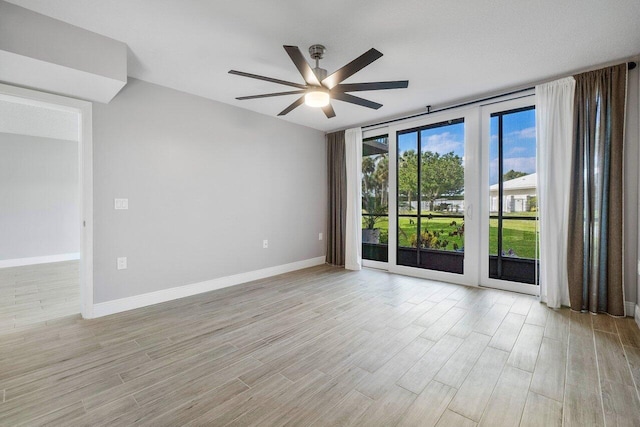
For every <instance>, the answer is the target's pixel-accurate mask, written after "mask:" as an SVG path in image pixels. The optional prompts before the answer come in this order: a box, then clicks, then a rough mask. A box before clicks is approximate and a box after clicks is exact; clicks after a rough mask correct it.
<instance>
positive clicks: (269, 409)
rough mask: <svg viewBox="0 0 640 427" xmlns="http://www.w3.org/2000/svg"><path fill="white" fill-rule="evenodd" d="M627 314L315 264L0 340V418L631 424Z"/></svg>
mask: <svg viewBox="0 0 640 427" xmlns="http://www.w3.org/2000/svg"><path fill="white" fill-rule="evenodd" d="M639 382H640V331H639V330H638V328H637V327H636V325H635V323H634V322H633V320H631V319H613V318H610V317H607V316H602V315H601V316H592V315H590V314H579V313H571V312H569V311H568V310H559V311H554V310H549V309H547V308H545V307H544V306H543V305H541V304H539V303H538V302H536V301H535V299H533V298H531V297H526V296H522V295H517V294H511V293H507V292H500V291H493V290H479V289H474V288H468V287H463V286H456V285H448V284H442V283H435V282H429V281H425V280H419V279H413V278H408V277H401V276H393V275H388V274H386V273H381V272H377V271H371V270H365V271H362V272H347V271H345V270H342V269H337V268H332V267H327V266H322V267H316V268H312V269H307V270H303V271H300V272H295V273H290V274H286V275H282V276H278V277H275V278H271V279H267V280H261V281H256V282H252V283H250V284H246V285H240V286H236V287H232V288H226V289H222V290H219V291H216V292H211V293H208V294H204V295H198V296H194V297H190V298H186V299H182V300H178V301H173V302H170V303H166V304H161V305H157V306H153V307H148V308H145V309H140V310H135V311H131V312H126V313H121V314H118V315H114V316H110V317H105V318H101V319H95V320H91V321H84V320H78V319H77V318H68V319H65V320H62V321H59V322H56V323H55V324H50V325H45V326H39V327H37V328H34V329H32V330H29V331H23V332H21V333H14V334H9V335H2V336H0V402H2V403H0V425H17V424H26V425H30V426H34V425H45V424H46V425H64V426H76V425H78V426H83V425H86V426H89V425H90V426H100V425H132V424H136V423H137V424H142V425H149V426H163V425H166V426H178V425H185V424H186V425H192V426H197V425H216V426H217V425H220V426H222V425H232V426H244V425H261V426H264V425H285V424H286V425H314V426H320V425H351V424H354V425H364V426H394V425H402V426H407V425H419V426H432V425H437V426H474V425H476V423H478V424H479V425H486V426H518V425H522V426H555V425H566V426H569V425H571V426H598V425H604V424H605V423H606V425H635V426H638V425H640V404H639V400H638V389H637V388H636V386H637V385H638V383H639Z"/></svg>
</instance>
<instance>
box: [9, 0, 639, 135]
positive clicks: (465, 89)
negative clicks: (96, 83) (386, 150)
mask: <svg viewBox="0 0 640 427" xmlns="http://www.w3.org/2000/svg"><path fill="white" fill-rule="evenodd" d="M11 3H15V4H17V5H20V6H23V7H26V8H28V9H32V10H34V11H36V12H39V13H42V14H45V15H48V16H51V17H53V18H57V19H60V20H62V21H65V22H68V23H71V24H74V25H77V26H80V27H82V28H86V29H88V30H91V31H94V32H97V33H99V34H102V35H105V36H108V37H111V38H114V39H117V40H120V41H123V42H125V43H127V44H128V46H129V49H130V51H129V72H128V74H129V76H131V77H135V78H138V79H142V80H146V81H149V82H152V83H157V84H160V85H164V86H168V87H171V88H175V89H179V90H182V91H185V92H189V93H192V94H196V95H200V96H204V97H207V98H210V99H214V100H216V101H220V102H224V103H227V104H231V105H236V106H239V107H242V108H247V109H249V110H253V111H257V112H260V113H264V114H267V115H270V116H274V117H275V116H276V115H277V114H278V113H279V112H280V111H281V110H283V109H284V108H285V107H286V106H287V105H289V104H290V103H291V102H293V101H294V100H295V99H296V95H289V96H284V97H277V98H268V99H256V100H248V101H237V100H235V99H234V98H235V97H237V96H243V95H255V94H261V93H270V92H279V91H287V90H291V89H292V88H290V87H287V86H280V85H276V84H273V83H268V82H263V81H258V80H252V79H247V78H243V77H238V76H233V75H229V74H227V72H228V71H229V70H230V69H236V70H240V71H246V72H250V73H254V74H261V75H265V76H270V77H274V78H278V79H282V80H289V81H295V82H300V83H303V80H302V77H301V76H300V75H299V74H298V71H297V70H296V68H295V67H294V65H293V63H292V62H291V60H290V59H289V57H288V56H287V54H286V52H285V51H284V49H283V48H282V45H284V44H291V45H295V46H299V47H300V49H301V50H302V52H303V53H304V54H305V56H306V55H307V48H308V47H309V46H310V45H311V44H314V43H321V44H324V45H325V46H326V47H327V50H328V51H327V53H326V56H325V60H323V61H322V62H321V66H322V67H323V68H326V69H327V70H328V71H329V73H331V72H332V71H334V70H336V69H337V68H339V67H341V66H343V65H344V64H346V63H347V62H349V61H351V60H352V59H354V58H355V57H357V56H359V55H360V54H362V53H364V52H365V51H367V50H368V49H370V48H372V47H374V48H376V49H378V50H379V51H381V52H382V53H383V54H384V56H383V57H382V58H380V59H379V60H378V61H376V62H374V63H373V64H371V65H370V66H368V67H366V68H365V69H363V70H362V71H360V72H359V73H357V74H355V75H354V76H352V77H350V78H349V79H348V80H347V81H346V82H353V83H356V82H366V81H384V80H404V79H407V80H409V88H408V89H399V90H388V91H376V92H360V93H359V94H358V95H360V96H362V97H365V98H368V99H371V100H373V101H376V102H380V103H382V104H384V106H383V107H382V108H380V109H379V110H377V111H375V110H370V109H367V108H363V107H359V106H355V105H351V104H345V103H343V102H340V101H334V102H333V105H334V108H335V111H336V114H337V117H334V118H332V119H327V118H326V117H325V116H324V114H323V113H322V111H321V110H319V109H312V108H309V107H306V106H301V107H298V108H297V109H295V110H294V111H293V112H291V113H289V114H288V115H287V116H285V117H284V118H283V120H287V121H290V122H293V123H298V124H301V125H304V126H309V127H312V128H316V129H320V130H324V131H328V130H335V129H342V128H346V127H349V126H352V125H359V124H365V123H372V122H375V121H380V120H383V119H385V118H389V117H394V116H398V115H401V114H406V113H413V112H416V111H424V108H425V106H426V105H433V106H438V105H443V104H446V103H450V102H452V101H456V100H461V99H468V98H470V97H473V96H476V95H482V94H487V93H491V92H495V91H498V90H501V89H509V88H514V87H518V86H522V85H526V84H528V83H532V82H539V81H541V80H544V79H547V78H551V77H558V76H563V75H566V74H569V73H572V72H575V71H578V70H583V69H585V68H589V67H592V66H593V65H598V64H604V63H608V62H611V61H614V60H618V59H626V58H629V57H632V56H635V55H638V54H639V53H640V31H639V30H638V23H639V22H640V1H638V0H615V1H612V0H608V1H602V0H563V1H558V0H535V1H531V0H517V1H514V0H457V1H436V0H404V1H400V0H396V1H390V0H351V1H346V0H322V1H317V0H316V1H308V0H271V1H261V0H254V1H250V0H233V1H222V0H215V1H205V0H109V1H104V0H53V1H52V0H11Z"/></svg>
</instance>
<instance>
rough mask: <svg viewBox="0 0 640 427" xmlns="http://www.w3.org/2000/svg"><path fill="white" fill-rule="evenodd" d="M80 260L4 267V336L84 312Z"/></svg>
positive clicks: (0, 283)
mask: <svg viewBox="0 0 640 427" xmlns="http://www.w3.org/2000/svg"><path fill="white" fill-rule="evenodd" d="M79 268H80V261H64V262H54V263H50V264H37V265H26V266H22V267H9V268H0V334H4V333H7V332H16V331H19V330H24V329H28V328H30V327H32V326H34V325H39V324H40V325H44V324H46V323H47V322H48V321H50V320H53V319H59V318H61V317H66V316H69V315H72V314H77V313H80V285H79V275H80V271H79Z"/></svg>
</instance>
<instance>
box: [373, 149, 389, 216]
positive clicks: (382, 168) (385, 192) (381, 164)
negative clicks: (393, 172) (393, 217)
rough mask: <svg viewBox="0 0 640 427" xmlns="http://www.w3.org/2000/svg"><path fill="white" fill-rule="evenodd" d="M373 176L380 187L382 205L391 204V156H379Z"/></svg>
mask: <svg viewBox="0 0 640 427" xmlns="http://www.w3.org/2000/svg"><path fill="white" fill-rule="evenodd" d="M373 176H374V178H375V180H376V183H377V185H378V189H379V193H380V204H381V205H383V206H384V205H387V204H389V202H388V200H387V198H388V197H389V154H388V153H384V154H381V155H379V156H378V159H377V161H376V170H375V172H374V173H373Z"/></svg>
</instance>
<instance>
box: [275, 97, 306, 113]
mask: <svg viewBox="0 0 640 427" xmlns="http://www.w3.org/2000/svg"><path fill="white" fill-rule="evenodd" d="M302 104H304V95H302V96H301V97H300V98H298V99H296V100H295V101H293V103H292V104H291V105H289V106H288V107H287V108H285V109H284V110H282V111H281V112H280V113H279V114H278V115H279V116H284V115H285V114H289V113H290V112H291V111H293V110H294V109H295V108H298V107H299V106H301V105H302Z"/></svg>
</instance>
